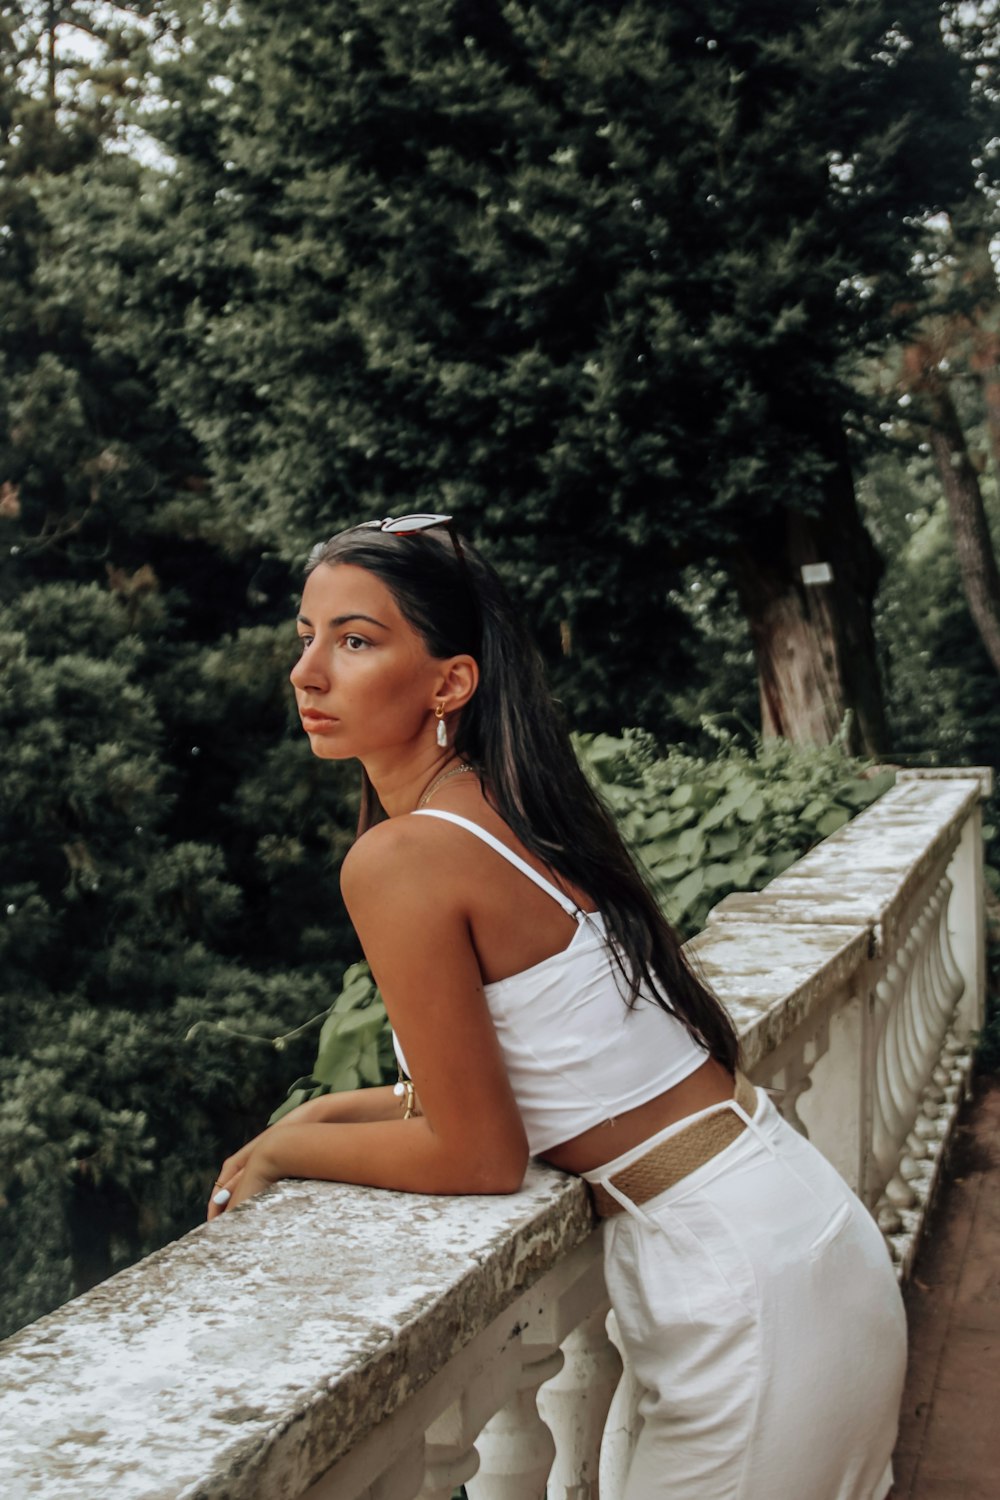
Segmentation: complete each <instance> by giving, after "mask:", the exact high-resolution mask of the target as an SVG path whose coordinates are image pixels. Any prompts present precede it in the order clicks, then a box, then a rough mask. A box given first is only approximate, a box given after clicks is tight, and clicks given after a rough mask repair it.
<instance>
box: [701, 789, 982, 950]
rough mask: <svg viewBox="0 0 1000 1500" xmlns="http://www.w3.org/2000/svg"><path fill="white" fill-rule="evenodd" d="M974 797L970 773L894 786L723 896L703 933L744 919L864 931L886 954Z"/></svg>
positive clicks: (951, 843)
mask: <svg viewBox="0 0 1000 1500" xmlns="http://www.w3.org/2000/svg"><path fill="white" fill-rule="evenodd" d="M981 797H982V781H981V779H980V778H979V777H978V776H977V775H976V773H975V772H974V771H973V772H972V773H971V774H970V775H969V776H962V777H959V776H950V775H949V776H946V777H943V776H939V775H937V774H933V775H931V774H930V773H928V774H927V775H926V776H922V777H919V778H916V777H914V778H912V779H909V780H906V781H904V782H901V783H900V784H899V785H897V786H895V787H893V788H892V789H891V790H890V791H888V792H886V793H885V795H884V796H882V797H880V798H879V800H878V801H877V802H874V803H873V804H872V806H871V807H869V808H867V809H866V810H865V811H864V812H863V813H860V814H859V815H858V817H856V818H854V819H852V821H851V822H850V823H847V824H845V825H844V827H843V828H841V829H839V830H838V831H837V832H836V833H834V834H831V836H830V837H829V838H828V839H824V840H823V842H822V843H821V844H817V845H816V847H815V848H814V849H811V850H810V851H809V853H808V854H807V855H805V857H804V858H803V859H800V860H799V861H798V862H797V863H796V864H794V865H792V866H791V868H790V869H788V870H786V871H785V873H784V874H783V875H779V876H777V877H776V878H775V879H774V880H772V881H771V882H770V884H769V885H768V886H766V887H765V888H764V890H762V891H756V892H740V893H739V894H736V895H732V896H726V897H725V898H724V899H723V900H722V901H720V902H719V904H718V906H716V907H715V909H714V910H713V911H712V913H711V915H710V917H709V924H710V929H711V926H712V925H714V924H718V923H726V922H731V921H736V922H744V921H747V920H750V921H753V922H759V923H762V924H763V923H768V924H774V923H785V924H798V923H808V924H809V925H810V926H813V925H815V924H817V923H824V922H828V923H832V924H833V925H835V926H851V927H859V926H868V927H870V928H871V931H872V938H873V946H874V950H875V951H876V952H886V951H889V950H890V949H891V948H893V947H894V946H895V945H896V942H897V930H898V926H899V923H900V921H901V920H902V919H903V918H904V917H905V914H906V908H907V905H908V903H909V900H910V897H911V896H912V895H913V893H914V892H915V891H916V890H917V888H918V887H919V886H920V884H921V883H922V881H923V880H924V879H925V878H926V876H927V874H928V873H929V872H930V871H931V870H933V869H934V868H935V866H937V865H939V864H940V863H941V861H942V859H944V857H945V855H946V854H947V853H948V852H949V850H950V848H951V847H952V846H954V844H955V842H956V840H957V839H958V836H959V834H960V832H961V829H962V825H963V824H964V822H965V820H966V819H967V818H968V816H969V813H970V812H971V811H972V809H973V808H974V807H975V806H976V805H977V803H978V802H979V801H980V799H981Z"/></svg>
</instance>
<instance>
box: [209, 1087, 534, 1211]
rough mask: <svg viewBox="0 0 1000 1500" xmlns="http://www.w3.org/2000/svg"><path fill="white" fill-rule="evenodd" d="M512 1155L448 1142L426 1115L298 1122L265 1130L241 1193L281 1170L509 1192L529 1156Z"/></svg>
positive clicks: (416, 1186)
mask: <svg viewBox="0 0 1000 1500" xmlns="http://www.w3.org/2000/svg"><path fill="white" fill-rule="evenodd" d="M387 1092H388V1093H389V1095H390V1097H393V1096H392V1090H391V1088H390V1089H389V1090H387ZM393 1102H394V1103H395V1104H396V1106H397V1108H398V1100H395V1099H393ZM506 1155H507V1157H508V1158H509V1159H508V1160H505V1159H504V1154H503V1153H501V1152H499V1151H498V1152H497V1153H496V1154H495V1155H494V1154H492V1153H487V1154H484V1153H482V1152H476V1153H466V1152H464V1151H461V1150H459V1151H456V1150H454V1149H450V1148H449V1147H448V1146H446V1144H445V1143H444V1142H443V1141H442V1140H441V1139H440V1138H439V1137H438V1136H436V1135H435V1134H434V1133H433V1131H432V1130H431V1129H430V1127H429V1125H428V1124H427V1121H426V1120H424V1119H421V1118H415V1119H412V1120H400V1119H395V1120H380V1121H370V1122H367V1123H358V1124H339V1125H338V1124H337V1123H333V1124H331V1123H325V1124H315V1125H309V1124H303V1125H295V1126H290V1127H289V1128H288V1129H287V1130H281V1131H270V1132H268V1133H267V1134H266V1135H264V1136H262V1137H261V1138H260V1141H259V1142H258V1143H257V1145H256V1146H255V1148H254V1150H253V1152H252V1154H251V1156H250V1159H249V1161H248V1162H247V1169H246V1177H247V1181H246V1182H245V1183H241V1185H240V1190H238V1191H237V1193H236V1201H237V1202H239V1201H242V1199H243V1198H245V1197H249V1196H250V1195H251V1194H252V1193H255V1192H259V1191H260V1188H261V1187H262V1186H266V1185H267V1184H268V1183H271V1182H277V1181H278V1180H279V1179H280V1178H282V1177H317V1178H322V1179H325V1180H328V1181H335V1182H351V1183H357V1184H363V1185H365V1186H368V1187H381V1188H394V1189H396V1190H399V1191H403V1192H413V1193H510V1192H514V1191H516V1189H517V1188H518V1187H520V1185H521V1181H522V1178H523V1176H524V1168H525V1160H524V1159H523V1158H522V1157H521V1156H520V1154H518V1155H517V1156H516V1157H515V1155H513V1154H512V1153H510V1152H508V1153H506Z"/></svg>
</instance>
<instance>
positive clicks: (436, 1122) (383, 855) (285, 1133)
mask: <svg viewBox="0 0 1000 1500" xmlns="http://www.w3.org/2000/svg"><path fill="white" fill-rule="evenodd" d="M419 821H420V820H418V819H414V820H412V822H411V821H410V820H409V819H404V818H398V819H393V820H391V821H389V822H387V823H382V824H379V825H378V826H377V827H375V828H373V829H371V830H369V832H368V833H367V834H366V835H365V836H364V838H363V839H361V840H359V842H358V843H357V844H356V845H355V846H354V848H353V849H352V850H351V852H350V853H349V855H348V857H347V859H346V860H345V862H344V867H343V871H342V876H341V886H342V890H343V893H344V899H345V902H346V903H347V908H348V911H349V913H350V915H351V918H352V920H353V922H354V925H355V927H356V929H357V931H358V935H359V937H360V939H361V943H362V946H363V948H364V950H365V954H366V956H367V958H368V961H369V963H370V965H371V968H372V972H373V973H374V974H376V975H377V978H378V985H379V990H380V992H381V995H382V998H383V1000H384V1002H385V1006H386V1010H387V1011H388V1014H389V1018H390V1020H391V1022H392V1024H393V1027H394V1029H395V1030H396V1032H397V1034H398V1036H399V1038H400V1041H401V1043H402V1045H403V1050H404V1051H405V1053H406V1058H407V1061H408V1062H409V1064H410V1069H411V1076H412V1078H413V1081H414V1083H415V1085H416V1088H417V1092H418V1094H419V1096H420V1104H421V1109H422V1115H421V1116H420V1117H419V1118H414V1119H411V1120H403V1119H402V1118H401V1117H400V1118H395V1119H391V1118H390V1119H388V1120H386V1119H384V1118H382V1119H379V1120H372V1119H371V1118H368V1119H367V1120H365V1121H360V1120H358V1119H357V1118H354V1119H347V1118H345V1116H344V1115H340V1116H339V1117H335V1118H334V1120H333V1123H317V1122H315V1121H309V1120H307V1121H305V1122H304V1123H303V1122H301V1121H300V1120H299V1119H296V1121H295V1122H294V1123H291V1115H289V1116H286V1118H285V1120H283V1121H280V1122H279V1124H280V1125H281V1126H283V1127H287V1128H282V1129H277V1128H275V1129H272V1130H269V1131H265V1132H264V1133H263V1134H262V1135H261V1136H259V1137H257V1139H256V1140H255V1141H253V1142H251V1143H250V1145H249V1148H244V1153H245V1155H243V1158H242V1167H243V1172H242V1176H241V1177H240V1178H239V1180H238V1181H237V1183H236V1185H235V1188H234V1190H233V1197H232V1205H234V1206H235V1205H236V1204H238V1203H241V1202H243V1201H244V1200H245V1199H246V1198H248V1197H250V1196H251V1195H252V1194H253V1193H256V1192H259V1191H260V1190H261V1188H263V1187H265V1186H267V1185H268V1184H269V1183H271V1182H275V1181H277V1180H278V1179H279V1178H281V1177H319V1178H327V1179H331V1180H335V1181H339V1182H355V1183H362V1184H367V1185H369V1186H372V1187H386V1188H396V1189H402V1190H409V1191H412V1192H423V1193H498V1192H499V1193H502V1192H512V1191H514V1190H515V1189H516V1188H517V1187H518V1186H519V1185H520V1183H521V1180H522V1178H523V1176H524V1169H525V1166H526V1164H527V1159H528V1147H527V1138H526V1136H525V1132H524V1126H523V1123H522V1121H521V1116H520V1113H519V1111H518V1108H517V1104H516V1102H515V1100H514V1097H513V1094H512V1092H511V1088H510V1083H509V1080H508V1078H507V1073H506V1069H505V1068H504V1064H503V1059H502V1057H501V1054H500V1048H499V1044H498V1042H497V1038H496V1033H495V1031H494V1029H493V1023H492V1020H491V1019H490V1014H489V1010H488V1007H487V1004H486V997H485V995H484V994H483V986H482V979H481V977H480V973H479V966H478V964H477V962H476V956H475V952H474V950H473V947H472V941H471V937H470V934H469V927H468V920H467V916H466V911H465V904H464V896H463V891H462V882H461V871H460V870H459V871H458V872H457V874H456V872H455V871H454V869H453V867H452V866H451V865H450V864H446V863H444V861H443V860H441V859H440V858H439V856H438V854H437V851H438V849H439V848H440V842H439V841H432V840H429V839H427V838H426V837H425V836H423V830H420V829H419V827H416V826H414V825H417V824H419ZM369 1092H372V1093H374V1092H376V1091H374V1090H371V1091H369V1090H362V1091H361V1093H362V1096H363V1095H364V1094H366V1093H369ZM378 1092H379V1093H382V1094H385V1095H388V1096H389V1097H390V1098H392V1099H393V1103H394V1105H395V1108H396V1110H397V1111H398V1112H399V1115H400V1116H401V1114H402V1110H401V1105H400V1102H399V1101H398V1100H397V1099H395V1097H394V1096H393V1095H392V1091H391V1089H386V1090H379V1091H378ZM328 1097H329V1098H330V1099H331V1100H333V1099H336V1098H338V1097H341V1096H337V1095H331V1096H328ZM345 1097H348V1098H349V1097H350V1096H345ZM312 1102H313V1103H318V1102H319V1101H312ZM293 1113H294V1111H293ZM324 1118H325V1119H326V1120H327V1121H328V1120H329V1116H325V1117H324ZM236 1161H237V1158H230V1162H229V1163H227V1164H226V1165H227V1168H228V1167H229V1166H230V1165H231V1164H232V1163H235V1162H236Z"/></svg>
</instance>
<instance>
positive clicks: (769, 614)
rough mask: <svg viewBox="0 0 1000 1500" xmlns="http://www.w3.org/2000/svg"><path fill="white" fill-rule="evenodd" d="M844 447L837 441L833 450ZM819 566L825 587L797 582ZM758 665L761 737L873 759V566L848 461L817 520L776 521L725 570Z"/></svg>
mask: <svg viewBox="0 0 1000 1500" xmlns="http://www.w3.org/2000/svg"><path fill="white" fill-rule="evenodd" d="M841 446H842V440H841ZM823 563H825V564H827V566H828V569H829V573H830V580H829V581H828V582H808V581H806V580H804V579H803V575H802V569H803V567H806V568H809V567H810V566H812V567H813V568H815V567H816V566H817V565H819V564H823ZM731 569H732V573H733V576H734V579H735V582H736V586H737V590H738V592H739V597H740V603H741V605H742V607H743V611H744V613H745V615H746V617H747V622H748V624H749V626H750V633H751V637H752V639H753V643H754V651H755V653H756V657H757V675H758V682H759V688H760V706H761V724H762V727H763V732H764V734H765V736H771V737H775V736H781V737H782V738H784V739H787V740H791V741H793V742H794V743H796V744H816V745H827V744H829V743H830V742H831V741H832V740H833V739H834V738H835V737H836V735H837V734H838V733H839V731H840V729H841V726H842V725H843V722H844V718H845V715H847V714H848V712H850V715H851V719H850V724H849V727H848V730H847V744H848V748H849V749H850V750H852V751H853V752H854V753H856V754H865V755H878V754H879V753H880V752H881V750H882V749H883V747H884V744H885V717H884V712H883V707H882V695H881V686H880V682H879V676H878V665H877V661H876V654H875V638H874V634H873V631H872V603H873V600H874V597H875V589H876V586H877V583H878V579H879V575H880V573H881V560H880V559H879V557H878V554H877V553H876V551H875V548H874V546H873V545H872V542H871V538H870V537H869V535H868V533H867V531H866V530H865V528H864V524H863V522H862V520H861V516H860V513H859V511H858V508H857V501H856V499H855V495H854V485H853V480H852V478H851V473H850V469H849V467H848V465H847V456H846V452H843V451H842V452H841V453H840V455H839V458H838V461H837V462H836V465H835V468H834V469H833V471H832V472H831V474H830V476H829V479H828V483H827V493H826V496H825V499H824V504H823V507H822V509H821V510H820V512H819V513H818V514H813V515H810V514H807V513H805V512H802V511H795V512H792V511H785V512H780V513H779V514H777V515H776V516H774V517H773V518H770V519H769V520H768V521H766V522H765V523H764V524H763V525H761V526H760V527H759V528H757V530H756V532H755V534H754V535H753V536H752V537H750V538H748V539H747V541H746V543H745V545H744V546H743V547H742V548H741V549H740V552H739V553H738V554H737V555H736V556H734V558H733V559H732V561H731Z"/></svg>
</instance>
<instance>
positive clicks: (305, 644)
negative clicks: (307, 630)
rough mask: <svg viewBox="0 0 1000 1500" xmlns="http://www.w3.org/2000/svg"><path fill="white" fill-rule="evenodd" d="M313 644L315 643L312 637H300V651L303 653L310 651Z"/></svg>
mask: <svg viewBox="0 0 1000 1500" xmlns="http://www.w3.org/2000/svg"><path fill="white" fill-rule="evenodd" d="M312 643H313V638H312V636H311V635H300V636H299V649H300V650H301V651H308V649H309V647H310V646H311V645H312Z"/></svg>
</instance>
